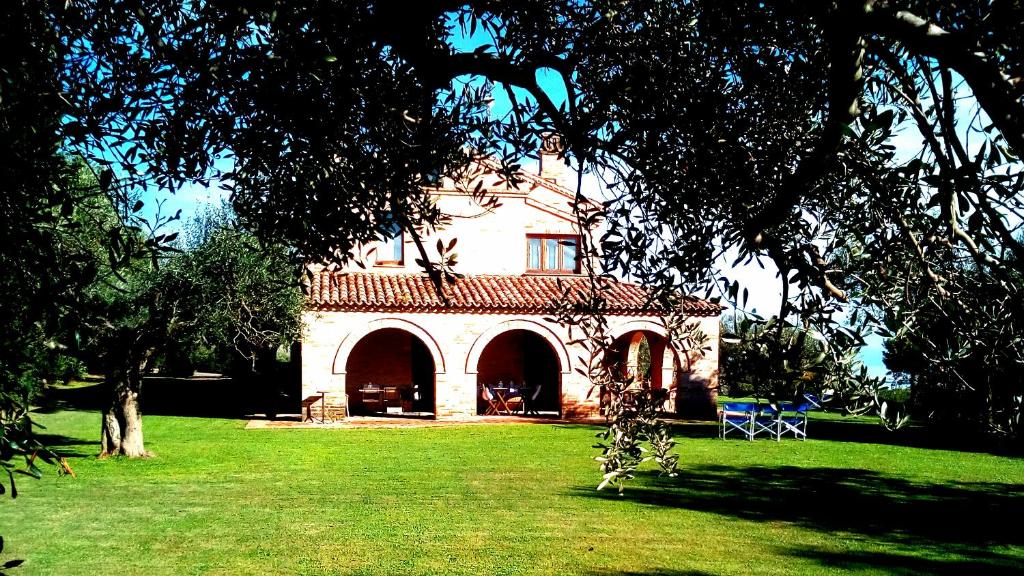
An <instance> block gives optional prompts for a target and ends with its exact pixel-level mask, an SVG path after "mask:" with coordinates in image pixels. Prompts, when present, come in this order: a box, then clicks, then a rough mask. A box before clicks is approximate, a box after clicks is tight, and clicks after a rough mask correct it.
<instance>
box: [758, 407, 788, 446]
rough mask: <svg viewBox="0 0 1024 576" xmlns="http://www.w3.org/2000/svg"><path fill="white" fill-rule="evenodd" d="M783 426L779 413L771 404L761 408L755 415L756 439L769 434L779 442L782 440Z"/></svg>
mask: <svg viewBox="0 0 1024 576" xmlns="http://www.w3.org/2000/svg"><path fill="white" fill-rule="evenodd" d="M781 426H782V424H781V421H780V420H779V411H778V410H776V409H775V407H774V406H772V405H770V404H767V405H761V406H759V408H758V411H757V413H756V414H755V415H754V437H755V438H756V437H758V436H760V435H761V434H767V435H768V436H771V437H772V438H774V439H775V441H776V442H778V441H779V440H781V439H782V433H781Z"/></svg>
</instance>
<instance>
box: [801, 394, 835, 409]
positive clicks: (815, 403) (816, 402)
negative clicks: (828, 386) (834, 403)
mask: <svg viewBox="0 0 1024 576" xmlns="http://www.w3.org/2000/svg"><path fill="white" fill-rule="evenodd" d="M804 400H805V401H806V402H805V404H806V405H807V406H808V410H823V409H824V408H825V407H824V404H825V403H826V402H829V401H831V400H832V391H831V390H826V391H825V392H823V393H822V395H821V397H818V396H816V395H814V394H811V393H810V392H808V393H807V394H804Z"/></svg>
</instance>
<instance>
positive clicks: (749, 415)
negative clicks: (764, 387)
mask: <svg viewBox="0 0 1024 576" xmlns="http://www.w3.org/2000/svg"><path fill="white" fill-rule="evenodd" d="M755 412H757V405H756V404H750V403H747V402H726V403H725V404H723V405H722V420H721V425H722V440H725V435H726V434H728V433H729V432H732V431H733V430H738V431H739V432H740V433H741V434H743V435H744V436H746V438H747V440H753V439H754V413H755Z"/></svg>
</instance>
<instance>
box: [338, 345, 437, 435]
mask: <svg viewBox="0 0 1024 576" xmlns="http://www.w3.org/2000/svg"><path fill="white" fill-rule="evenodd" d="M435 371H436V369H435V366H434V359H433V357H432V356H431V354H430V350H429V349H428V348H427V346H426V344H424V343H423V341H422V340H420V339H419V338H418V337H417V336H415V335H413V334H411V333H410V332H407V331H405V330H402V329H400V328H381V329H379V330H375V331H373V332H370V333H369V334H367V335H365V336H363V337H362V338H361V339H360V340H359V341H358V342H357V343H356V345H355V346H354V347H353V348H352V351H351V352H350V353H349V355H348V360H347V361H346V363H345V372H346V378H345V393H346V394H347V395H348V402H349V410H350V411H351V413H352V414H361V415H380V414H395V415H405V416H421V417H432V416H434V414H435V413H436V408H435V384H436V379H435Z"/></svg>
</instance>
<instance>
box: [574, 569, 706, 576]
mask: <svg viewBox="0 0 1024 576" xmlns="http://www.w3.org/2000/svg"><path fill="white" fill-rule="evenodd" d="M590 574H591V576H713V575H712V574H711V573H710V572H703V571H699V570H672V569H670V568H655V569H654V570H651V571H633V570H629V571H626V572H591V573H590Z"/></svg>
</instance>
